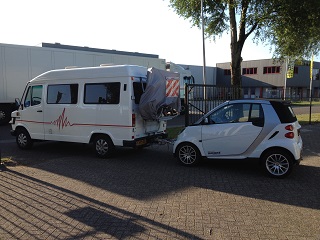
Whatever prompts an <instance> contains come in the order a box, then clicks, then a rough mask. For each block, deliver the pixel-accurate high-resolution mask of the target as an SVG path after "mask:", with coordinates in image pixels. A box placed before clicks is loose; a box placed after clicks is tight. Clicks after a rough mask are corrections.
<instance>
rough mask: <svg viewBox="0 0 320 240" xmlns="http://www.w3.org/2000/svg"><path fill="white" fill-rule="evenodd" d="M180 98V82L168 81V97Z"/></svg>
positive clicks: (175, 80)
mask: <svg viewBox="0 0 320 240" xmlns="http://www.w3.org/2000/svg"><path fill="white" fill-rule="evenodd" d="M178 96H179V80H177V79H167V82H166V97H178Z"/></svg>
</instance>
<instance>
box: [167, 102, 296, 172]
mask: <svg viewBox="0 0 320 240" xmlns="http://www.w3.org/2000/svg"><path fill="white" fill-rule="evenodd" d="M300 128H301V126H300V124H299V123H298V121H297V118H296V116H295V114H294V112H293V110H292V108H291V107H290V105H289V104H288V103H287V102H284V101H276V100H250V99H248V100H232V101H227V102H225V103H223V104H221V105H219V106H218V107H216V108H214V109H213V110H211V111H209V112H208V113H207V114H205V115H204V116H203V117H202V118H200V119H199V120H198V121H197V122H196V123H195V124H193V125H191V126H188V127H186V128H185V129H184V130H183V131H182V132H181V133H180V134H179V136H178V138H177V140H176V141H175V144H174V147H173V153H174V155H175V157H176V158H177V159H178V160H179V161H180V163H182V164H183V165H187V166H193V165H196V164H198V163H199V162H200V160H201V158H202V157H206V158H208V159H222V160H223V159H239V160H241V159H251V158H252V159H259V160H260V162H261V163H262V165H263V166H264V169H265V171H266V173H267V174H269V175H270V176H273V177H277V178H282V177H286V176H287V175H289V174H290V173H291V171H292V168H293V165H295V164H298V163H299V161H300V160H301V158H302V155H301V152H302V139H301V136H300Z"/></svg>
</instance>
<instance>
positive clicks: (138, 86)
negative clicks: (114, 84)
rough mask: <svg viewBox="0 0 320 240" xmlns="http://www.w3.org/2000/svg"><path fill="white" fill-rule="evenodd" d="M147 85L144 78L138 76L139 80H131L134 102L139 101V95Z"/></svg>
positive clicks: (137, 102)
mask: <svg viewBox="0 0 320 240" xmlns="http://www.w3.org/2000/svg"><path fill="white" fill-rule="evenodd" d="M146 87H147V83H146V79H145V78H140V81H139V82H133V93H134V102H135V104H139V103H140V99H141V95H142V94H143V93H144V91H145V89H146Z"/></svg>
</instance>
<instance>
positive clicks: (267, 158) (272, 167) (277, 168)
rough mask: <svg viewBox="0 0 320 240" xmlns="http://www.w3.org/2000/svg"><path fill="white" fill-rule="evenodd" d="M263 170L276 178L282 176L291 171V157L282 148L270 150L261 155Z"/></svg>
mask: <svg viewBox="0 0 320 240" xmlns="http://www.w3.org/2000/svg"><path fill="white" fill-rule="evenodd" d="M262 161H263V163H264V167H265V171H266V173H267V174H268V175H270V176H272V177H276V178H284V177H286V176H288V175H289V174H290V173H291V171H292V166H293V161H292V157H291V156H290V155H289V154H288V153H286V152H285V151H283V150H272V151H269V152H267V153H266V154H264V155H263V157H262Z"/></svg>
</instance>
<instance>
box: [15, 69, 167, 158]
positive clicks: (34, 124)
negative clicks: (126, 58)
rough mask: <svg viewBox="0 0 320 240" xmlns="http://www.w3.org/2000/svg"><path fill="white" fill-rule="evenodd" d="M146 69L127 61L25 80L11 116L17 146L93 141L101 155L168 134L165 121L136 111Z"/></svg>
mask: <svg viewBox="0 0 320 240" xmlns="http://www.w3.org/2000/svg"><path fill="white" fill-rule="evenodd" d="M147 73H148V69H147V68H145V67H141V66H131V65H121V66H100V67H90V68H70V69H62V70H52V71H48V72H46V73H43V74H41V75H39V76H38V77H35V78H34V79H32V80H31V81H29V82H28V84H27V86H26V89H25V91H24V94H23V97H22V99H21V102H20V103H19V104H20V107H19V109H18V110H17V111H14V112H13V113H12V115H11V117H12V120H11V124H12V130H11V134H12V135H14V136H16V142H17V144H18V146H19V147H20V148H21V149H27V148H30V147H31V146H32V144H33V141H34V140H53V141H64V142H78V143H93V144H94V149H95V152H96V154H97V155H98V156H99V157H107V156H109V154H110V153H111V152H112V151H113V150H114V148H115V146H127V147H138V148H140V147H144V146H147V145H148V144H149V143H150V142H151V141H153V140H154V139H155V138H159V137H160V138H161V137H164V136H165V135H166V121H162V120H161V119H160V118H159V119H152V120H146V119H143V118H142V116H141V114H140V110H139V102H140V98H141V96H142V94H143V93H144V91H145V88H146V83H147Z"/></svg>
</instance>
